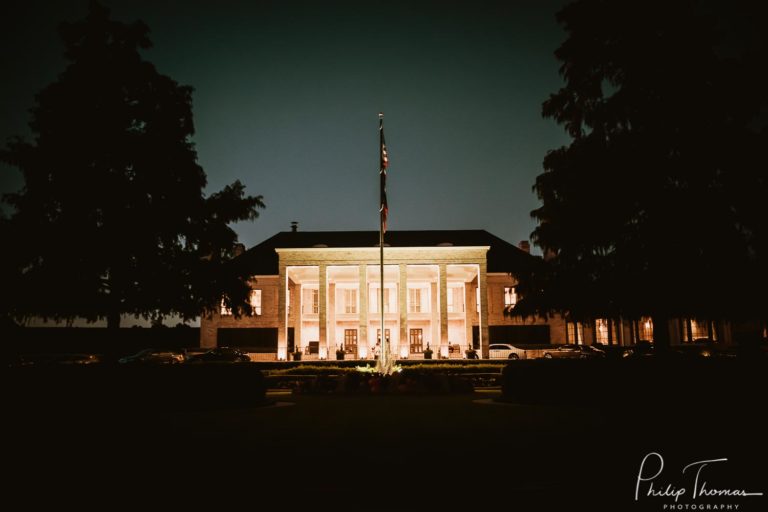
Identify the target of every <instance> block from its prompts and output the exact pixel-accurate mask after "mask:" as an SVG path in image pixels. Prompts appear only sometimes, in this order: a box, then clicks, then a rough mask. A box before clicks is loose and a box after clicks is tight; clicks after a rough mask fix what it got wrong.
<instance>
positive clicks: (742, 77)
mask: <svg viewBox="0 0 768 512" xmlns="http://www.w3.org/2000/svg"><path fill="white" fill-rule="evenodd" d="M715 4H716V5H715V6H714V8H710V7H712V6H711V5H709V6H707V5H705V4H704V3H701V2H694V1H687V0H684V1H680V2H659V1H648V0H643V1H634V0H632V1H627V2H613V1H610V0H583V1H579V2H575V3H573V4H571V5H569V6H567V7H565V8H564V9H563V10H562V11H561V12H559V13H558V16H557V19H558V21H559V22H560V23H561V24H562V25H564V27H565V29H566V31H567V33H568V37H567V40H566V41H565V42H564V43H563V44H562V46H560V48H559V49H558V50H557V51H556V56H557V58H558V59H559V60H560V62H561V68H560V71H561V74H562V76H563V77H564V80H565V85H564V87H563V88H562V89H560V90H559V91H558V92H557V93H555V94H553V95H552V96H550V98H549V99H548V100H547V101H546V102H545V103H544V105H543V115H544V117H547V118H551V119H554V120H555V121H556V122H557V123H559V124H561V125H562V126H563V127H564V128H565V129H566V130H567V132H568V133H569V135H570V136H571V137H572V142H571V143H570V144H569V145H568V146H564V147H561V148H558V149H555V150H553V151H550V152H549V153H548V154H547V155H546V158H545V159H544V169H545V170H544V173H543V174H541V175H540V176H538V178H537V180H536V184H535V186H534V190H535V191H536V192H537V194H538V196H539V198H540V199H541V201H542V206H541V207H540V208H539V209H537V210H534V211H533V212H532V216H533V217H534V218H535V219H537V220H538V221H539V225H538V227H537V228H536V230H535V231H534V233H533V238H534V241H535V242H536V243H537V244H538V245H539V246H541V247H542V249H543V250H544V251H545V253H549V254H553V255H555V257H554V258H552V259H551V265H549V268H548V270H547V271H546V272H541V271H540V272H538V273H537V274H536V275H534V276H532V277H531V278H530V279H528V280H524V282H523V284H522V286H521V287H522V289H523V290H522V291H523V292H524V293H525V295H526V300H524V301H522V302H523V304H521V306H523V307H521V308H520V312H526V311H527V312H531V311H539V312H543V311H560V312H567V313H569V314H570V315H571V316H572V317H574V318H575V319H591V318H595V317H605V316H607V317H618V316H622V317H625V318H637V317H638V316H640V315H649V316H652V317H653V318H654V324H655V325H658V326H661V325H666V320H667V319H668V318H670V317H674V316H690V317H707V318H710V319H719V318H726V319H739V318H748V317H751V318H763V317H764V316H765V312H766V311H767V310H768V307H767V305H768V302H767V301H766V298H765V297H766V294H765V293H764V290H765V289H766V285H768V280H766V267H768V261H766V255H767V254H768V251H767V250H766V249H767V247H768V246H767V245H766V219H768V209H767V208H766V204H768V202H767V201H766V199H765V198H766V197H768V187H767V186H766V185H767V183H768V181H767V180H766V170H768V159H766V152H765V148H766V147H768V144H766V143H767V142H768V137H767V136H768V131H766V122H765V120H766V119H765V116H764V113H765V111H763V117H761V114H760V112H761V108H765V106H766V91H768V88H767V87H766V86H767V85H768V84H766V81H765V75H764V74H763V73H764V71H765V62H766V60H765V57H766V53H765V40H764V39H762V40H760V39H758V38H752V39H750V37H747V35H749V36H759V34H760V31H759V30H754V31H751V32H750V31H747V32H743V33H737V31H736V30H734V26H735V24H733V23H730V22H733V21H735V20H737V19H738V20H739V21H744V20H749V17H748V16H749V13H741V14H742V15H743V16H742V17H738V18H737V17H734V18H728V17H727V16H723V14H724V13H723V11H724V8H725V5H719V4H717V3H715ZM745 7H746V6H743V5H739V8H745ZM716 15H718V16H716ZM754 19H755V20H759V19H763V20H764V18H760V17H757V16H756V17H755V18H754ZM745 34H746V35H745ZM760 290H762V291H760ZM526 302H527V305H526V304H525V303H526ZM654 335H655V337H656V339H657V341H658V344H660V345H661V346H662V347H663V346H664V345H665V344H667V343H668V338H667V336H668V333H667V332H666V329H661V328H659V329H657V330H656V332H654Z"/></svg>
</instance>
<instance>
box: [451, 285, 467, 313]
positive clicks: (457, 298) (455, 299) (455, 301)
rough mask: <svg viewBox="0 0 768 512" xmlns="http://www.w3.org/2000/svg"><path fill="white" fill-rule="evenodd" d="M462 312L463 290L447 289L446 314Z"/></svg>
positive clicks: (458, 287) (459, 288)
mask: <svg viewBox="0 0 768 512" xmlns="http://www.w3.org/2000/svg"><path fill="white" fill-rule="evenodd" d="M462 311H464V288H463V287H461V286H452V287H449V288H448V312H449V313H461V312H462Z"/></svg>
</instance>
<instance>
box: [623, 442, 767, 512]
mask: <svg viewBox="0 0 768 512" xmlns="http://www.w3.org/2000/svg"><path fill="white" fill-rule="evenodd" d="M726 462H728V459H726V458H722V459H705V460H698V461H694V462H691V463H690V464H688V465H686V466H684V467H683V468H682V471H681V473H680V477H679V478H677V479H674V480H671V481H670V480H667V479H665V478H664V477H663V476H662V472H663V471H664V457H662V456H661V454H660V453H656V452H651V453H649V454H648V455H646V456H645V457H643V460H642V462H640V469H639V470H638V472H637V480H636V482H635V501H636V502H646V503H656V504H658V505H659V510H672V511H675V510H731V511H740V510H746V509H745V508H744V507H745V506H754V505H756V504H757V503H756V501H757V500H759V501H762V500H761V499H760V497H761V496H763V493H762V492H761V491H755V490H746V489H743V488H740V487H723V486H720V485H718V484H717V483H715V482H714V481H711V480H709V479H708V474H707V473H708V471H707V469H706V468H707V467H709V466H710V465H714V464H717V465H722V464H725V463H726Z"/></svg>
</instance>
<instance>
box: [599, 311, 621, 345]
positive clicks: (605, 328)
mask: <svg viewBox="0 0 768 512" xmlns="http://www.w3.org/2000/svg"><path fill="white" fill-rule="evenodd" d="M595 341H597V343H603V344H605V345H613V344H617V343H618V342H619V337H618V336H617V333H616V322H614V321H611V320H608V319H607V318H598V319H597V320H595Z"/></svg>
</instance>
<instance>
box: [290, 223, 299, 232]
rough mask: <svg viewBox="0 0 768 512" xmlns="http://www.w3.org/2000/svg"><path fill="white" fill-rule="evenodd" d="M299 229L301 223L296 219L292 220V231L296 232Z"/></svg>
mask: <svg viewBox="0 0 768 512" xmlns="http://www.w3.org/2000/svg"><path fill="white" fill-rule="evenodd" d="M298 230H299V223H298V222H296V221H295V220H294V221H291V232H293V233H295V232H297V231H298Z"/></svg>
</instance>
